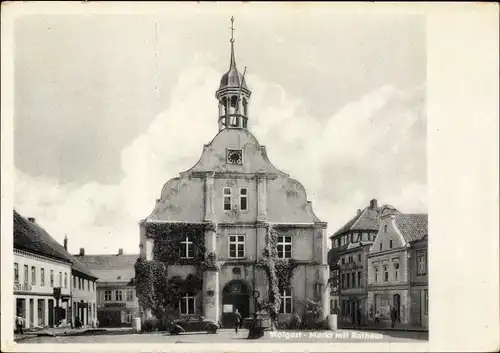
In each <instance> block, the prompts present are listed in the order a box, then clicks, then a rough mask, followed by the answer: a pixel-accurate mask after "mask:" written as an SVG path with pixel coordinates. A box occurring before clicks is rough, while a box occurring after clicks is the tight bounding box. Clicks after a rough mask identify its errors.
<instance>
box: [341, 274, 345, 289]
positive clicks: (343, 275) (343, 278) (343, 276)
mask: <svg viewBox="0 0 500 353" xmlns="http://www.w3.org/2000/svg"><path fill="white" fill-rule="evenodd" d="M341 279H342V282H341V288H345V274H342V275H341Z"/></svg>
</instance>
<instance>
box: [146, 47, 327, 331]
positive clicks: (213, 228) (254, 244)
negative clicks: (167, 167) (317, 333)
mask: <svg viewBox="0 0 500 353" xmlns="http://www.w3.org/2000/svg"><path fill="white" fill-rule="evenodd" d="M233 42H234V41H233V40H231V55H230V65H229V70H228V72H227V73H225V74H224V75H223V76H222V78H221V81H220V86H219V89H218V90H217V91H216V94H215V96H216V98H217V101H218V116H217V121H214V124H215V123H217V124H218V128H219V132H218V133H217V135H216V136H215V137H214V138H213V140H212V141H211V142H210V143H208V144H207V145H205V146H204V147H203V152H202V155H201V157H200V159H199V161H198V162H197V163H196V164H195V165H194V166H193V167H192V168H190V169H189V170H187V171H185V172H182V173H180V174H179V176H178V177H176V178H173V179H171V180H169V181H168V182H167V183H166V184H165V185H164V186H163V188H162V190H161V196H160V199H158V200H157V202H156V205H155V206H154V209H153V211H152V213H151V214H150V215H149V216H148V217H146V218H145V219H144V220H142V221H141V223H140V247H141V254H140V255H141V257H144V258H145V259H147V260H153V259H159V260H161V261H163V262H165V263H167V265H168V276H169V278H171V277H174V276H176V277H178V278H181V279H186V278H187V276H188V275H191V276H197V278H199V279H200V280H202V288H201V289H200V290H196V291H195V290H192V291H186V293H185V294H184V295H183V297H182V298H181V300H180V302H179V305H178V307H179V314H190V313H201V314H203V315H204V316H206V317H207V318H210V319H214V320H220V321H221V322H223V323H224V322H225V320H224V318H225V317H226V315H229V314H230V313H232V312H233V311H234V310H235V309H238V310H239V311H240V312H241V314H242V316H243V317H248V316H249V315H250V314H251V313H253V312H254V311H255V310H256V308H255V305H254V295H255V293H257V292H258V295H259V298H260V299H265V298H268V291H269V281H268V278H267V275H266V273H265V271H264V269H263V268H262V267H261V266H259V261H260V260H261V259H262V258H263V251H264V248H265V247H266V246H267V245H266V243H267V242H268V239H269V238H268V236H269V234H270V232H272V231H276V233H277V238H276V242H275V243H273V244H272V245H271V246H273V247H276V250H277V253H278V256H279V257H280V258H282V259H290V260H291V261H293V262H294V264H295V265H296V267H295V268H294V269H293V274H292V276H291V280H290V285H289V286H287V287H286V288H283V290H282V292H281V297H282V298H283V300H282V305H281V309H280V312H281V314H280V320H286V319H288V318H290V317H291V316H292V315H293V314H294V313H296V314H299V315H301V314H303V313H304V312H305V311H306V310H307V301H308V299H309V300H313V301H315V302H317V303H319V305H320V307H321V309H322V315H323V317H325V316H326V315H328V314H329V313H330V308H329V307H330V293H329V292H330V286H329V285H328V279H329V267H328V261H327V255H328V248H327V236H326V227H327V224H326V223H325V222H322V221H321V220H319V219H318V217H316V215H315V214H314V212H313V208H312V204H311V202H310V201H308V200H307V195H306V190H305V189H304V187H303V185H302V184H301V183H300V182H299V181H297V180H295V179H293V178H291V177H290V175H288V174H287V173H284V172H283V171H281V170H279V169H277V168H276V167H275V166H274V165H273V164H272V163H271V161H270V160H269V158H268V156H267V152H266V148H265V147H264V146H262V145H261V144H260V143H259V142H258V141H257V139H256V138H255V136H254V135H253V134H252V132H251V129H250V126H251V119H250V114H249V100H250V95H251V91H250V89H249V88H248V86H247V83H246V81H245V80H244V77H243V75H242V74H241V73H240V72H239V71H238V69H237V68H236V60H235V54H234V43H233ZM200 109H205V108H200ZM145 172H146V173H147V171H145ZM204 226H206V227H205V228H203V227H204ZM174 228H175V229H182V232H181V234H184V235H183V236H182V237H180V238H179V239H178V240H176V242H175V244H172V243H168V247H171V248H172V249H174V254H172V253H166V250H165V249H168V248H165V246H166V245H165V244H166V243H167V241H166V240H165V237H166V235H165V234H172V237H176V236H179V235H178V234H179V232H177V235H176V234H175V232H174V233H172V232H171V230H172V229H174ZM196 229H204V230H203V234H202V236H201V237H200V238H201V239H202V240H201V243H202V245H203V247H201V246H200V244H198V242H199V241H200V240H199V237H198V236H197V233H196V231H195V230H196ZM271 229H272V230H271ZM169 232H171V233H169ZM190 232H191V233H190ZM190 234H191V235H190ZM168 236H170V235H168ZM202 248H203V250H200V249H202ZM198 251H202V252H203V253H202V254H199V253H198ZM200 255H201V259H203V258H204V257H205V258H210V256H213V257H211V259H215V263H216V265H217V266H218V267H219V269H217V270H215V269H210V270H203V271H202V273H199V271H200V262H201V261H200ZM174 257H175V258H174ZM214 268H215V267H214Z"/></svg>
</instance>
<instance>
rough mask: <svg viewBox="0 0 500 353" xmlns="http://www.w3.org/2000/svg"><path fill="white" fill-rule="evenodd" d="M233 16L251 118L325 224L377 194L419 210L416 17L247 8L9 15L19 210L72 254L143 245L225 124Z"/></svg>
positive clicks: (419, 44)
mask: <svg viewBox="0 0 500 353" xmlns="http://www.w3.org/2000/svg"><path fill="white" fill-rule="evenodd" d="M232 15H233V16H234V17H235V23H234V26H235V40H236V42H235V51H236V62H237V65H238V68H239V69H240V71H243V69H244V67H247V74H246V82H247V85H248V86H249V88H250V90H251V91H252V96H251V99H250V102H249V111H250V117H249V129H250V131H251V132H252V133H253V134H254V135H255V136H256V137H257V139H258V141H259V142H260V143H261V144H262V145H264V146H266V148H267V152H268V156H269V158H270V160H271V162H272V163H273V164H274V165H275V166H276V167H278V168H279V169H280V170H282V171H284V172H286V173H289V174H290V176H291V177H292V178H294V179H297V180H299V181H300V182H301V183H302V184H303V185H304V187H305V188H306V191H307V195H308V199H309V200H310V201H312V202H313V209H314V211H315V213H316V214H317V216H318V217H319V218H320V219H321V220H323V221H326V222H328V235H330V234H332V233H334V232H335V231H336V230H337V229H338V228H340V227H341V226H342V225H343V224H345V223H346V222H347V221H348V220H349V219H350V218H352V217H353V216H354V215H355V214H356V210H357V209H362V208H364V207H366V206H368V204H369V201H370V200H371V199H372V198H376V199H377V200H378V202H379V204H391V205H393V206H395V207H396V208H398V209H399V210H400V211H402V212H427V181H426V174H427V168H426V112H425V96H426V62H425V59H426V51H425V49H426V43H425V22H424V19H423V18H421V17H420V16H417V15H401V14H399V15H397V14H375V13H373V14H366V13H365V14H361V13H360V14H354V13H350V14H332V13H329V12H327V11H321V12H313V11H301V12H298V11H283V10H282V11H280V12H279V13H278V12H275V11H270V10H268V11H263V10H260V11H249V10H248V7H245V6H241V7H239V8H236V9H233V10H232V11H231V12H228V11H225V10H224V11H223V10H220V11H218V10H214V8H212V10H210V11H207V10H199V11H197V10H193V11H171V12H170V13H161V14H151V15H145V14H141V15H64V16H61V15H59V16H55V15H36V16H26V17H23V18H20V19H18V20H17V21H16V26H15V62H14V65H15V72H14V80H15V81H14V82H15V85H14V96H15V113H14V163H15V198H14V205H15V208H16V210H17V211H18V212H20V213H21V214H22V215H24V216H25V217H34V218H36V221H37V223H39V224H40V225H41V226H43V227H44V228H45V229H46V230H47V231H48V232H49V233H50V234H51V235H52V236H53V237H54V238H56V239H57V240H59V241H60V242H62V240H63V238H64V236H65V235H67V237H68V239H69V242H68V246H69V250H70V252H72V253H77V252H78V249H79V248H82V247H83V248H85V251H86V253H89V254H115V253H117V251H118V248H123V249H124V253H129V254H130V253H138V252H139V225H138V222H139V220H141V219H144V218H145V217H147V216H148V215H149V214H150V213H151V211H152V210H153V207H154V205H155V200H156V199H157V198H159V196H160V192H161V189H162V187H163V185H164V184H165V183H166V182H167V181H168V180H169V179H171V178H173V177H176V176H178V173H179V172H182V171H185V170H187V169H189V168H190V167H192V166H193V165H194V164H195V163H196V162H197V161H198V159H199V157H200V155H201V152H202V148H203V145H204V144H206V143H208V142H209V141H211V139H212V138H213V137H214V136H215V135H216V133H217V132H218V125H217V113H218V107H217V101H216V99H215V91H216V89H217V88H218V85H219V81H220V78H221V76H222V75H223V74H224V73H225V72H226V71H227V70H228V68H229V53H230V46H229V38H230V35H231V31H230V29H229V26H230V20H229V19H230V18H231V16H232Z"/></svg>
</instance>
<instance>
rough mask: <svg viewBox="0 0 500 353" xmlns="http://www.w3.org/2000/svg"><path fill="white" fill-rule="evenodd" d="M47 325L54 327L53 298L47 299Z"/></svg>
mask: <svg viewBox="0 0 500 353" xmlns="http://www.w3.org/2000/svg"><path fill="white" fill-rule="evenodd" d="M48 304H49V327H54V300H53V299H49V303H48Z"/></svg>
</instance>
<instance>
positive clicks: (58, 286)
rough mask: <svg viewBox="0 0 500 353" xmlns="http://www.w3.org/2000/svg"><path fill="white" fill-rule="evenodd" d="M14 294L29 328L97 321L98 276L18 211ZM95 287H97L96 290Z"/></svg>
mask: <svg viewBox="0 0 500 353" xmlns="http://www.w3.org/2000/svg"><path fill="white" fill-rule="evenodd" d="M13 238H14V297H15V301H16V303H15V305H16V306H15V307H16V314H18V315H21V316H22V317H23V318H24V319H25V328H35V327H46V326H49V327H53V326H60V325H69V324H70V323H71V322H73V323H74V322H75V319H76V318H77V317H78V318H79V319H80V320H81V322H82V323H83V325H85V326H87V325H88V326H90V325H91V323H92V322H93V321H94V320H95V318H96V316H95V309H93V308H94V306H95V302H96V295H95V281H96V280H97V277H96V276H95V275H94V274H93V273H92V272H90V271H89V270H88V269H87V268H86V267H85V266H84V265H83V264H81V263H80V262H79V261H78V260H77V259H76V258H75V257H73V256H72V255H71V254H70V253H69V252H68V251H67V247H68V239H67V237H65V239H64V246H62V245H61V244H59V243H58V242H57V241H56V240H55V239H54V238H53V237H52V236H51V235H49V233H47V232H46V231H45V229H43V228H42V227H41V226H40V225H38V224H37V223H36V221H35V219H34V218H28V219H26V218H24V217H22V216H21V215H20V214H19V213H17V212H16V211H15V210H14V237H13ZM92 288H94V290H92Z"/></svg>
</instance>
